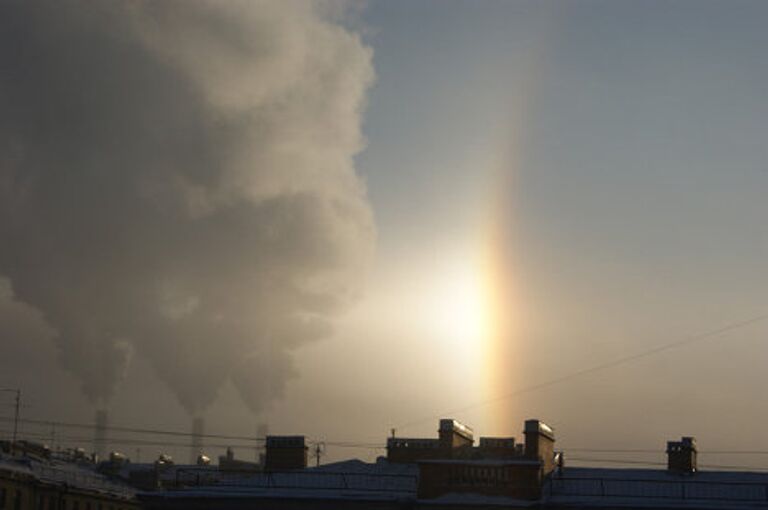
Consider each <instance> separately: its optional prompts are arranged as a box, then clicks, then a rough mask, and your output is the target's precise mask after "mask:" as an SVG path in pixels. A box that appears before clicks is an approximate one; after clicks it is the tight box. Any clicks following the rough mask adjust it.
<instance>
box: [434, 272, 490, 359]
mask: <svg viewBox="0 0 768 510" xmlns="http://www.w3.org/2000/svg"><path fill="white" fill-rule="evenodd" d="M473 262H474V261H472V260H468V261H457V262H455V263H452V264H450V265H448V266H447V267H445V268H442V269H443V270H442V271H437V274H436V276H437V281H436V282H433V287H432V289H433V290H432V292H433V295H432V296H431V299H430V301H431V306H430V310H429V313H430V322H431V323H432V324H433V327H435V328H436V332H437V333H438V334H439V335H440V337H441V340H442V341H445V342H447V343H450V345H451V346H452V347H453V348H454V349H456V351H457V353H459V354H460V355H462V357H466V356H468V355H471V357H472V358H476V356H477V354H478V353H479V351H481V350H482V349H483V348H484V341H485V338H484V337H485V336H486V334H487V313H486V308H487V303H486V297H485V292H484V285H483V278H482V275H481V274H480V271H478V270H477V265H476V264H473ZM465 359H466V358H465Z"/></svg>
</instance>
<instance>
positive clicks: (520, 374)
mask: <svg viewBox="0 0 768 510" xmlns="http://www.w3.org/2000/svg"><path fill="white" fill-rule="evenodd" d="M18 5H19V4H18V3H14V2H8V3H7V4H5V5H4V6H3V8H4V9H7V10H8V12H9V13H11V14H13V16H6V17H4V18H5V19H6V20H8V19H11V20H14V23H10V22H7V21H6V22H0V39H2V40H5V41H12V42H13V43H14V44H12V45H8V44H4V45H3V46H4V47H5V48H6V50H5V51H4V52H2V53H0V58H2V59H3V60H4V61H5V62H6V64H5V65H3V66H2V68H4V69H5V71H3V74H0V83H2V87H0V97H1V98H2V101H1V102H0V109H5V110H6V113H8V115H3V117H4V118H6V119H10V120H6V121H2V126H0V132H2V133H3V134H4V135H5V137H4V138H5V139H6V140H12V142H8V143H5V144H4V145H3V146H2V148H0V154H2V158H3V159H2V160H3V161H4V162H5V164H4V165H3V167H4V168H5V170H4V171H3V170H0V176H1V177H2V179H0V196H1V197H3V201H4V202H5V204H6V208H5V209H4V210H3V214H4V215H5V216H6V220H5V221H3V222H2V226H0V234H1V235H2V236H3V239H4V242H3V243H2V248H0V274H2V275H4V276H5V278H6V280H5V282H6V283H5V284H4V286H2V287H0V300H2V301H1V303H2V305H1V306H0V318H2V321H0V332H2V349H3V356H2V358H1V359H0V366H2V374H3V375H2V376H0V386H2V387H5V388H16V387H20V388H22V391H23V394H24V399H23V402H24V406H23V408H22V413H23V415H24V416H28V417H31V418H37V419H43V420H62V421H71V422H89V421H90V420H92V417H93V413H94V410H95V408H96V407H104V408H107V409H108V410H109V415H110V421H111V422H112V423H114V424H116V425H126V426H135V427H148V428H165V429H172V430H187V429H189V427H190V422H191V417H192V416H197V415H201V416H204V417H205V419H206V429H207V431H210V432H215V433H222V434H235V435H251V434H253V433H254V432H255V430H256V427H257V425H258V424H259V423H268V424H269V428H270V432H272V433H286V434H292V433H302V434H306V435H307V436H308V437H310V438H313V439H317V440H325V441H326V442H327V443H328V446H327V453H326V458H327V460H338V459H342V458H348V457H351V456H358V457H362V458H365V459H367V460H371V459H373V458H375V456H376V455H379V454H383V450H380V449H379V450H376V449H373V448H356V447H349V445H347V446H342V445H338V444H336V445H333V443H339V442H348V443H351V444H363V443H364V444H365V445H374V444H375V445H381V444H383V442H384V438H385V437H386V436H388V435H389V434H390V433H391V429H393V428H394V429H396V434H398V435H402V436H406V437H407V436H426V437H432V436H434V435H435V433H436V426H437V419H438V418H439V417H455V418H457V419H460V420H462V421H465V422H466V423H468V424H469V425H470V426H472V427H473V428H474V429H475V431H476V433H477V434H478V435H489V436H515V437H518V438H520V437H521V429H522V423H523V421H524V420H525V419H527V418H533V417H535V418H540V419H542V420H544V421H545V422H547V423H550V424H551V425H553V426H554V428H555V430H556V434H557V438H558V446H559V447H562V448H565V449H566V452H567V454H568V455H569V457H570V458H574V459H578V458H579V457H581V458H589V457H590V455H591V457H592V458H594V457H595V456H596V454H595V453H591V454H590V453H588V452H580V451H579V449H581V448H584V449H600V448H605V449H621V448H624V449H649V450H656V451H655V452H651V453H649V454H647V455H639V454H634V456H633V457H632V458H633V459H634V460H637V459H640V460H647V461H649V462H655V461H663V458H664V457H663V448H664V445H665V441H666V440H669V439H675V438H679V437H680V436H682V435H693V436H696V437H697V439H698V442H699V447H700V450H701V451H702V452H704V453H703V454H702V455H701V458H700V462H701V463H702V464H704V465H706V464H707V463H709V464H710V465H717V464H721V465H722V464H729V465H756V466H761V465H762V466H764V465H765V459H763V458H760V457H759V456H744V455H742V456H740V455H730V456H728V455H720V454H714V453H713V454H706V451H707V450H712V451H717V450H764V451H765V450H768V442H767V441H766V439H765V437H764V435H763V434H762V433H761V427H760V425H759V424H761V423H763V422H765V420H766V419H767V418H768V411H766V410H765V408H764V406H761V405H760V402H761V397H762V395H761V388H762V387H763V386H764V384H765V375H764V368H763V365H764V363H763V361H764V360H765V359H766V355H768V347H766V344H765V341H764V339H765V335H766V333H767V332H768V321H755V322H753V323H750V324H744V325H741V326H739V327H733V328H730V327H729V326H730V325H734V324H737V323H740V322H742V321H747V320H749V319H752V318H756V317H762V315H763V314H766V313H768V299H766V298H767V294H766V289H768V271H766V266H765V261H766V259H767V256H768V222H767V221H766V219H768V201H766V200H765V199H764V196H765V193H766V191H768V166H766V161H767V160H768V158H767V156H768V143H767V142H768V139H767V135H766V133H768V115H767V114H768V111H766V109H767V108H768V101H766V87H765V83H766V82H767V81H768V66H767V65H766V63H765V59H764V52H765V49H766V48H768V35H767V34H766V33H765V31H764V26H765V22H766V21H767V20H768V6H766V5H765V4H764V3H763V2H747V1H731V2H725V1H719V2H706V1H696V2H686V1H677V2H656V1H645V2H625V1H615V0H614V1H586V0H584V1H574V2H540V1H539V2H518V1H503V2H502V1H498V2H496V1H480V2H458V1H449V0H446V1H440V2H436V1H425V0H420V1H398V0H387V1H376V0H371V1H369V2H366V3H364V4H344V3H343V2H342V3H334V2H329V3H319V4H312V5H310V4H303V3H300V2H296V3H292V4H289V5H288V6H286V4H284V3H268V4H267V7H268V8H264V9H260V10H256V11H255V12H254V10H253V9H252V8H249V6H248V4H247V3H238V2H232V3H230V4H227V8H226V9H220V7H216V6H215V4H214V6H211V5H205V4H204V3H194V4H193V7H184V8H181V7H179V4H173V3H171V4H168V5H169V6H168V7H167V8H166V9H157V8H155V9H153V8H151V4H149V5H150V7H148V8H146V9H145V7H144V4H142V7H141V8H137V9H135V10H130V9H122V10H121V7H115V8H114V9H113V8H104V9H103V11H104V12H96V13H94V12H88V11H87V10H85V9H84V8H82V6H78V5H77V4H76V3H72V4H68V5H69V8H68V9H67V10H66V12H67V16H63V17H62V18H64V21H61V20H59V19H58V18H57V17H52V16H51V14H50V12H49V10H48V9H46V7H47V4H46V3H45V2H41V3H40V4H38V5H39V6H40V8H39V10H38V11H36V12H25V11H24V9H21V8H19V7H18ZM116 5H122V4H116ZM308 6H309V7H308ZM260 7H264V6H261V5H260ZM219 10H221V12H219ZM179 13H181V14H183V15H179ZM19 20H20V21H19ZM105 20H106V21H105ZM126 20H127V21H126ZM275 26H277V27H279V29H278V30H275V29H274V28H273V27H275ZM82 27H86V30H85V31H84V32H83V30H82ZM104 27H108V28H109V29H110V30H108V31H107V30H105V29H104ZM158 27H159V28H158ZM76 28H77V29H78V30H75V29H76ZM80 33H85V34H87V35H86V36H78V35H76V34H80ZM114 33H117V34H118V36H115V35H113V34H114ZM73 34H75V35H73ZM227 34H234V35H232V36H228V35H227ZM52 41H64V44H59V45H58V46H57V45H54V44H52ZM105 41H106V43H105ZM126 41H128V42H126ZM93 42H97V43H100V44H99V45H98V47H99V48H101V50H99V51H95V50H93V47H92V46H91V44H92V43H93ZM7 48H13V49H11V50H8V49H7ZM110 55H118V56H119V57H120V58H118V59H117V60H116V63H115V62H113V60H112V59H110V58H109V57H110ZM68 69H75V70H76V71H77V72H75V73H69V72H67V70H68ZM158 76H159V78H158ZM109 77H112V78H109ZM113 80H114V81H113ZM30 84H32V86H30ZM35 84H37V86H34V85H35ZM30 90H31V92H30ZM81 90H86V91H87V94H86V95H85V96H84V97H85V98H86V99H82V97H81V96H80V95H79V94H80V92H79V91H81ZM286 90H287V91H289V92H285V91H286ZM41 98H46V99H45V101H41ZM171 98H173V100H171ZM78 101H83V103H79V102H78ZM61 104H63V105H67V106H69V107H68V108H64V107H61V106H60V105H61ZM83 104H85V105H86V106H83ZM57 105H59V106H57ZM72 105H74V106H72ZM126 105H127V107H126ZM50 111H54V112H55V114H53V115H48V113H47V112H50ZM135 112H139V113H137V114H136V113H135ZM112 119H114V120H115V124H114V125H116V126H118V127H117V128H115V129H111V130H108V131H107V132H106V133H104V132H103V129H100V128H99V126H102V125H103V124H102V123H105V122H106V123H107V124H109V125H112V123H111V121H112ZM147 123H149V124H150V125H152V126H155V129H153V130H150V131H149V132H148V131H147V130H146V129H145V128H144V127H145V126H146V125H147ZM64 126H69V127H70V128H71V129H65V130H64V132H65V135H60V134H59V133H60V132H61V131H60V130H61V129H62V128H63V127H64ZM28 154H34V155H35V157H28V156H27V155H28ZM105 164H106V166H108V167H109V168H110V169H112V170H110V171H109V172H108V173H107V174H106V175H107V177H105V178H104V180H100V179H99V178H98V177H94V176H95V175H101V174H100V173H99V172H101V170H100V169H101V168H102V167H103V165H105ZM59 165H65V166H64V168H65V169H66V170H68V172H66V173H65V174H62V175H70V176H72V177H71V178H70V179H65V178H61V177H56V176H57V175H59V174H60V172H57V170H58V166H59ZM53 167H56V168H53ZM179 168H182V169H183V171H182V170H179ZM27 176H31V177H30V179H27ZM38 182H43V183H50V185H49V186H40V187H39V188H38V187H37V183H38ZM67 186H71V188H68V187H67ZM62 189H71V190H72V194H71V195H70V194H62V192H61V190H62ZM126 189H128V190H132V189H138V190H139V192H140V193H139V194H138V195H134V194H132V193H129V192H126V191H125V190H126ZM30 190H31V191H30ZM22 192H23V193H22ZM137 196H138V197H139V198H136V197H137ZM72 197H74V200H72ZM105 197H106V198H105ZM11 199H13V200H11ZM46 204H53V205H50V206H48V205H46ZM110 204H115V206H114V207H111V206H110ZM339 204H341V205H339ZM96 211H99V212H98V213H97V212H96ZM104 211H106V212H104ZM62 217H63V218H64V219H60V218H62ZM100 219H103V221H101V220H100ZM115 225H117V226H119V227H120V229H121V230H120V231H121V232H125V233H124V234H122V235H119V236H117V239H115V238H114V237H113V236H112V235H110V234H109V232H110V231H111V229H112V228H113V227H114V226H115ZM148 225H151V226H152V228H150V227H149V226H148ZM57 232H58V233H61V234H62V235H58V234H56V233H57ZM252 232H256V234H254V235H250V233H252ZM78 233H84V234H83V235H82V236H81V235H79V234H78ZM136 245H139V246H147V247H149V249H147V250H143V249H142V250H132V249H129V247H131V246H136ZM41 252H42V253H44V255H40V253H41ZM171 262H173V263H171ZM177 262H178V263H177ZM81 279H82V280H83V281H86V282H87V284H81V283H80V282H81ZM9 282H10V283H9ZM157 282H160V284H157ZM123 289H126V290H124V291H123ZM112 296H115V298H114V299H112ZM105 300H106V302H107V304H102V302H104V301H105ZM153 300H154V301H153ZM82 310H88V311H89V312H88V313H84V312H82ZM93 310H96V311H97V312H98V313H96V312H94V313H92V311H93ZM115 310H117V311H115ZM222 310H224V311H222ZM118 311H119V313H118ZM139 314H140V315H141V316H142V317H144V318H145V319H142V320H141V321H138V322H140V323H141V324H142V325H141V326H137V325H136V324H135V322H137V321H136V319H135V317H136V316H137V315H139ZM222 316H223V317H224V319H222V318H221V317H222ZM222 324H223V325H222ZM722 328H726V329H728V330H727V331H723V332H720V333H717V332H718V331H719V330H721V329H722ZM710 332H712V333H713V334H711V335H708V336H704V337H701V338H699V339H697V340H695V341H692V342H690V343H687V344H685V345H681V346H679V347H676V348H671V349H667V350H663V351H660V352H658V353H656V354H653V355H649V356H645V357H641V358H637V359H635V360H632V361H631V362H627V363H623V364H619V365H616V366H610V367H607V368H605V369H601V370H595V371H593V372H589V373H585V374H583V375H579V376H576V377H572V378H568V379H566V380H564V381H563V382H561V383H557V384H552V385H550V386H546V387H543V388H541V389H538V390H532V391H524V392H520V391H519V390H521V389H525V388H528V387H531V386H536V385H538V384H540V383H546V382H548V381H554V380H558V379H560V378H563V377H568V376H570V375H571V374H577V373H580V372H582V371H584V370H587V369H590V368H591V367H597V366H602V365H604V364H610V363H611V362H612V361H614V360H618V359H625V358H627V357H631V356H633V355H636V354H642V353H645V352H649V351H651V350H653V349H656V348H659V347H662V346H665V345H668V344H670V343H674V342H679V341H681V340H684V339H687V338H695V336H696V335H700V334H707V333H710ZM90 335H93V336H92V337H91V336H90ZM212 338H216V340H215V341H214V340H212ZM83 339H86V340H83ZM104 346H106V347H104ZM102 349H106V350H102ZM89 357H90V358H89ZM105 360H106V362H108V363H112V364H113V365H112V366H114V367H115V368H114V370H115V371H110V372H109V373H110V374H113V375H112V376H105V375H104V374H103V373H101V372H100V371H99V370H92V369H89V368H88V367H92V366H96V365H99V366H100V363H101V362H103V361H105ZM244 360H247V362H246V361H244ZM80 361H83V363H82V364H79V362H80ZM241 363H242V365H241ZM94 364H95V365H94ZM83 365H84V366H83ZM234 365H237V368H236V369H231V368H230V367H232V366H234ZM115 374H116V375H115ZM200 374H204V376H203V375H200ZM105 377H106V379H105ZM104 381H106V383H105V382H104ZM89 384H90V385H91V386H92V387H94V388H97V390H89V389H88V388H89V387H90V386H89ZM105 384H107V386H109V388H110V391H109V392H103V393H104V394H103V395H102V394H101V393H99V392H100V391H102V390H103V389H104V388H105ZM198 385H199V386H198ZM2 395H5V396H2ZM0 402H2V404H3V405H6V404H9V403H10V402H11V395H10V394H8V393H5V394H0ZM4 409H6V411H4V412H3V413H2V414H3V415H4V416H9V415H10V413H11V411H12V409H11V408H8V407H7V406H6V407H4ZM5 429H6V428H5V427H3V430H5ZM38 432H39V431H38ZM52 433H54V434H55V431H52ZM59 434H64V433H63V432H59ZM86 435H87V434H86ZM142 448H143V450H142V451H141V452H129V453H130V454H131V455H134V456H135V455H137V454H138V455H140V456H142V457H147V458H148V457H151V456H154V455H156V454H157V453H158V452H157V451H155V450H156V449H157V448H155V447H150V446H146V447H142ZM569 449H574V450H573V453H570V452H568V450H569ZM212 450H213V452H214V453H218V451H219V450H221V448H219V449H218V450H217V449H215V448H212ZM236 452H237V453H238V454H239V455H242V456H248V455H252V452H250V451H248V450H247V449H245V448H241V449H238V448H236ZM173 453H174V454H175V455H177V456H179V457H182V458H184V457H185V456H186V453H185V450H184V449H182V448H176V449H175V451H174V452H173ZM626 457H627V455H626V453H625V454H618V455H613V456H611V455H609V454H601V457H600V458H608V459H609V460H622V459H626ZM145 460H146V458H145ZM583 462H587V461H583Z"/></svg>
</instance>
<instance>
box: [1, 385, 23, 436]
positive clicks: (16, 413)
mask: <svg viewBox="0 0 768 510" xmlns="http://www.w3.org/2000/svg"><path fill="white" fill-rule="evenodd" d="M0 391H7V392H10V393H15V394H16V405H15V406H14V407H15V410H14V413H13V443H12V444H13V445H14V446H15V445H16V439H18V436H19V408H20V407H21V390H20V389H10V388H0Z"/></svg>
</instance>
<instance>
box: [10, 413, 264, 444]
mask: <svg viewBox="0 0 768 510" xmlns="http://www.w3.org/2000/svg"><path fill="white" fill-rule="evenodd" d="M0 421H5V422H8V421H13V418H11V417H8V416H0ZM19 423H26V424H30V425H41V426H52V425H55V426H56V427H62V428H75V429H86V430H95V429H96V428H97V425H96V424H93V423H71V422H62V421H51V420H31V419H20V420H19ZM98 428H100V429H102V430H107V431H108V432H130V433H133V434H152V435H160V436H180V437H192V436H195V437H202V438H209V439H231V440H234V441H254V442H260V441H261V442H263V441H264V438H262V437H255V436H232V435H225V434H193V433H192V432H184V431H177V430H157V429H143V428H135V427H119V426H111V425H108V426H107V427H98Z"/></svg>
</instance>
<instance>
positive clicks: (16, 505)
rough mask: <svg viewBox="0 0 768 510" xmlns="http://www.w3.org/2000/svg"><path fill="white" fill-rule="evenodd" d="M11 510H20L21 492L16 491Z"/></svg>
mask: <svg viewBox="0 0 768 510" xmlns="http://www.w3.org/2000/svg"><path fill="white" fill-rule="evenodd" d="M13 510H21V491H20V490H19V489H16V495H15V497H14V498H13Z"/></svg>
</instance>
